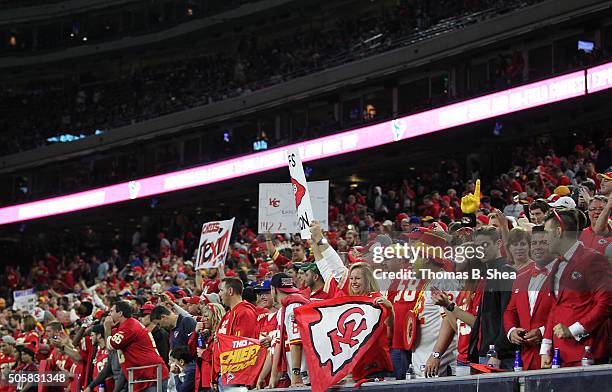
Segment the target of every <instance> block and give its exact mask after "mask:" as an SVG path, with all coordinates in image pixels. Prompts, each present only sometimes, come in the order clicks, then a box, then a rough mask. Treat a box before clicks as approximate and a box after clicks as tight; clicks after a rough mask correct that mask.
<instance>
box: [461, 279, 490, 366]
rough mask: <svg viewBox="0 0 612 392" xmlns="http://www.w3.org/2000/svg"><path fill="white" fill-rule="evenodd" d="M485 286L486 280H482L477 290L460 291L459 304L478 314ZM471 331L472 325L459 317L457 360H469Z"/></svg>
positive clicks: (462, 307) (469, 311)
mask: <svg viewBox="0 0 612 392" xmlns="http://www.w3.org/2000/svg"><path fill="white" fill-rule="evenodd" d="M483 287H484V281H480V282H479V283H478V286H477V287H476V291H474V292H471V291H460V292H459V295H458V296H457V302H456V304H457V306H458V307H460V308H461V309H463V310H465V311H466V312H468V313H470V314H473V315H474V316H476V314H477V313H478V305H479V304H480V299H481V297H482V290H483ZM471 333H472V327H470V326H469V325H467V324H466V323H464V322H463V321H461V320H459V319H457V334H458V335H457V336H458V337H457V361H461V362H468V351H469V349H470V335H471Z"/></svg>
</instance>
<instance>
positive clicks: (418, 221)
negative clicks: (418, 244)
mask: <svg viewBox="0 0 612 392" xmlns="http://www.w3.org/2000/svg"><path fill="white" fill-rule="evenodd" d="M408 223H415V224H417V225H420V224H421V218H419V217H418V216H414V215H413V216H411V217H410V220H409V221H408Z"/></svg>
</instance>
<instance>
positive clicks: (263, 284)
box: [253, 279, 272, 293]
mask: <svg viewBox="0 0 612 392" xmlns="http://www.w3.org/2000/svg"><path fill="white" fill-rule="evenodd" d="M271 288H272V286H271V282H270V279H266V280H264V281H263V282H261V284H258V285H257V286H255V287H254V288H253V291H255V292H256V293H260V292H262V291H270V290H271Z"/></svg>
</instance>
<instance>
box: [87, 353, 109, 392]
mask: <svg viewBox="0 0 612 392" xmlns="http://www.w3.org/2000/svg"><path fill="white" fill-rule="evenodd" d="M107 363H108V349H106V347H105V348H98V350H96V355H95V358H94V361H93V370H92V375H91V378H92V380H93V379H95V378H96V377H98V374H99V373H100V372H101V371H102V369H104V367H105V366H106V364H107ZM114 385H115V381H114V380H113V378H112V377H108V378H107V379H106V380H104V388H105V389H104V390H105V391H112V390H113V389H114ZM94 390H96V391H97V390H98V386H95V387H94Z"/></svg>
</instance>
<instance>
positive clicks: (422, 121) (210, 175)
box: [0, 62, 612, 225]
mask: <svg viewBox="0 0 612 392" xmlns="http://www.w3.org/2000/svg"><path fill="white" fill-rule="evenodd" d="M610 87H612V62H610V63H606V64H603V65H600V66H596V67H591V68H588V69H585V70H581V71H576V72H572V73H568V74H565V75H561V76H557V77H553V78H549V79H545V80H542V81H539V82H535V83H530V84H527V85H524V86H520V87H515V88H511V89H507V90H503V91H500V92H497V93H492V94H487V95H484V96H481V97H478V98H473V99H469V100H465V101H462V102H458V103H455V104H452V105H447V106H443V107H440V108H437V109H432V110H428V111H425V112H421V113H417V114H412V115H409V116H405V117H401V118H397V119H394V120H390V121H386V122H382V123H379V124H375V125H371V126H366V127H362V128H357V129H353V130H350V131H346V132H341V133H338V134H334V135H330V136H325V137H321V138H317V139H313V140H308V141H304V142H300V143H295V144H291V145H287V146H284V147H278V148H274V149H271V150H266V151H261V152H256V153H252V154H248V155H245V156H242V157H237V158H232V159H227V160H223V161H220V162H215V163H209V164H204V165H201V166H198V167H195V168H191V169H185V170H180V171H175V172H171V173H167V174H161V175H157V176H153V177H147V178H142V179H138V180H134V181H129V182H123V183H119V184H115V185H110V186H105V187H101V188H97V189H93V190H89V191H84V192H78V193H73V194H70V195H65V196H59V197H53V198H48V199H44V200H39V201H34V202H30V203H24V204H18V205H14V206H9V207H4V208H0V225H6V224H10V223H15V222H21V221H27V220H30V219H37V218H42V217H47V216H53V215H60V214H65V213H69V212H73V211H79V210H84V209H89V208H94V207H99V206H104V205H109V204H114V203H120V202H123V201H128V200H135V199H140V198H144V197H148V196H154V195H159V194H163V193H168V192H175V191H179V190H184V189H189V188H194V187H198V186H202V185H207V184H212V183H217V182H222V181H226V180H230V179H233V178H238V177H242V176H247V175H251V174H256V173H261V172H266V171H270V170H274V169H278V168H281V167H283V166H286V164H287V163H286V162H285V151H286V150H287V149H289V148H297V149H299V151H300V155H301V156H302V160H303V161H304V162H309V161H315V160H320V159H325V158H329V157H333V156H337V155H342V154H347V153H350V152H355V151H361V150H366V149H369V148H373V147H378V146H382V145H385V144H389V143H394V142H399V141H402V140H406V139H410V138H414V137H417V136H422V135H425V134H429V133H433V132H439V131H442V130H446V129H450V128H453V127H457V126H460V125H464V124H469V123H474V122H477V121H481V120H485V119H489V118H494V117H497V116H502V115H505V114H509V113H514V112H519V111H522V110H527V109H530V108H534V107H538V106H542V105H547V104H551V103H555V102H560V101H565V100H568V99H572V98H576V97H580V96H585V95H587V94H591V93H595V92H598V91H602V90H606V89H609V88H610Z"/></svg>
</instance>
